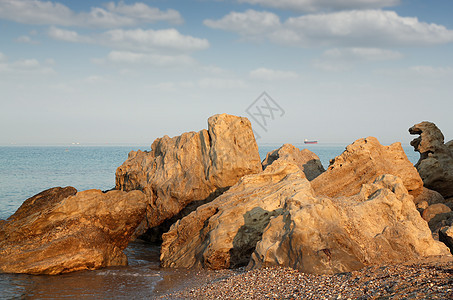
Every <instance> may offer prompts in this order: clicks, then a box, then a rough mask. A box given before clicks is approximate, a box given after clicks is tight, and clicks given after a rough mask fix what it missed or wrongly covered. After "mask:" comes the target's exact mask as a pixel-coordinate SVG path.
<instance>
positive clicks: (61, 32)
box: [48, 26, 93, 43]
mask: <svg viewBox="0 0 453 300" xmlns="http://www.w3.org/2000/svg"><path fill="white" fill-rule="evenodd" d="M48 34H49V36H50V37H51V38H53V39H55V40H60V41H65V42H72V43H89V42H92V41H93V39H91V38H90V37H86V36H80V35H79V34H78V33H77V32H76V31H72V30H66V29H61V28H57V27H54V26H52V27H50V29H49V31H48Z"/></svg>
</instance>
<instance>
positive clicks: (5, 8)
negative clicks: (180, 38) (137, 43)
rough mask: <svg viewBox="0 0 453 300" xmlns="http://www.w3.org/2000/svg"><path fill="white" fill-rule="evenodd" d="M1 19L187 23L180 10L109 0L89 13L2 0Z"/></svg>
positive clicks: (29, 0)
mask: <svg viewBox="0 0 453 300" xmlns="http://www.w3.org/2000/svg"><path fill="white" fill-rule="evenodd" d="M0 18H3V19H7V20H11V21H15V22H18V23H25V24H37V25H57V26H78V27H103V28H109V27H113V28H115V27H122V26H135V25H138V24H143V23H154V22H158V21H167V22H170V23H176V24H179V23H182V22H183V20H182V18H181V16H180V14H179V12H177V11H175V10H172V9H169V10H167V11H161V10H159V9H158V8H153V7H149V6H148V5H146V4H144V3H134V4H131V5H127V4H124V2H120V3H118V4H114V3H108V4H107V5H106V6H105V8H102V7H92V8H91V10H90V11H89V12H81V13H75V12H74V11H72V10H71V9H70V8H68V7H67V6H65V5H63V4H61V3H58V2H55V3H54V2H51V1H39V0H21V1H17V0H2V1H0Z"/></svg>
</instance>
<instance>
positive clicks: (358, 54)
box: [322, 48, 403, 61]
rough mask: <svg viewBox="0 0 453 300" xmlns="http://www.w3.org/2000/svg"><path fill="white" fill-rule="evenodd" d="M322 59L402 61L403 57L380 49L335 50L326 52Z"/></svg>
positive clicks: (397, 53)
mask: <svg viewBox="0 0 453 300" xmlns="http://www.w3.org/2000/svg"><path fill="white" fill-rule="evenodd" d="M322 57H323V58H324V59H329V60H343V61H344V60H346V61H351V60H352V61H356V60H367V61H384V60H395V59H400V58H402V57H403V55H402V54H401V53H400V52H398V51H392V50H387V49H379V48H342V49H340V48H334V49H328V50H326V51H324V53H323V54H322Z"/></svg>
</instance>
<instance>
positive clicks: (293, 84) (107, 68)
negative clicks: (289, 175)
mask: <svg viewBox="0 0 453 300" xmlns="http://www.w3.org/2000/svg"><path fill="white" fill-rule="evenodd" d="M452 12H453V1H451V0H430V1H426V0H281V1H274V0H223V1H222V0H193V1H190V0H175V1H172V0H141V1H113V2H109V1H98V0H90V1H80V0H79V1H73V0H60V1H41V0H0V104H1V106H0V128H1V129H0V145H66V144H71V143H80V144H90V145H92V144H96V145H111V144H145V145H150V144H151V143H152V141H153V140H154V139H156V138H158V137H161V136H164V135H169V136H176V135H180V134H181V133H183V132H187V131H199V130H201V129H203V128H207V119H208V118H209V117H210V116H212V115H215V114H218V113H228V114H233V115H238V116H244V117H248V118H249V119H250V120H251V122H252V125H253V128H254V130H255V135H256V136H257V139H258V143H259V144H265V143H293V144H298V143H301V142H303V140H304V139H310V140H312V139H314V140H318V141H319V142H320V143H343V144H349V143H352V142H353V141H355V140H356V139H359V138H363V137H367V136H375V137H377V138H378V139H379V140H380V141H381V143H383V144H390V143H393V142H397V141H399V142H402V143H403V145H407V144H408V143H409V142H410V140H412V139H413V138H414V137H413V136H410V135H409V133H408V128H409V127H411V126H412V125H414V124H416V123H419V122H421V121H431V122H434V123H435V124H436V125H437V126H438V127H439V128H440V129H441V130H442V131H443V133H444V135H445V139H446V141H448V140H451V139H453V118H452V117H451V112H452V108H453V102H452V95H453V18H452Z"/></svg>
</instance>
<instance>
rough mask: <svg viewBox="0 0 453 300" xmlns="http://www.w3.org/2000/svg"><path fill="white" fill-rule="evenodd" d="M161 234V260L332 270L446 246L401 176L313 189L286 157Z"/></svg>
mask: <svg viewBox="0 0 453 300" xmlns="http://www.w3.org/2000/svg"><path fill="white" fill-rule="evenodd" d="M163 239H164V242H163V244H162V249H161V263H162V265H163V266H164V267H197V266H198V267H207V268H212V269H220V268H231V267H236V266H241V265H247V264H248V267H249V268H254V267H260V266H264V265H282V266H290V267H293V268H297V269H300V270H302V271H304V272H309V273H317V274H330V273H336V272H345V271H351V270H356V269H359V268H361V267H363V266H366V265H372V264H380V263H395V262H402V261H406V260H408V259H416V258H420V257H426V256H431V255H448V254H449V251H448V249H447V247H445V245H443V244H442V243H440V242H437V241H435V240H434V239H433V238H432V236H431V231H430V229H429V227H428V225H427V223H426V222H425V221H424V220H423V219H422V218H421V216H420V214H419V212H418V211H417V209H416V207H415V204H414V202H413V197H412V196H411V195H410V194H409V193H408V191H407V189H406V188H405V185H404V184H403V181H402V180H401V179H400V178H398V177H396V176H393V175H388V174H387V175H382V176H378V178H377V179H376V180H375V181H371V183H368V184H363V185H362V187H361V189H360V190H359V192H358V193H357V194H355V195H352V196H348V197H337V198H331V197H326V196H317V195H316V193H315V191H314V189H313V188H312V186H311V184H310V182H309V181H308V180H307V179H306V177H305V174H304V173H303V172H302V170H301V169H300V168H299V167H298V166H297V165H295V164H294V163H292V162H287V161H284V160H280V161H279V160H276V161H275V162H274V163H272V164H271V165H269V166H268V167H267V168H266V169H265V170H264V171H263V172H261V173H259V174H255V175H248V176H245V177H243V178H242V179H241V180H240V181H239V182H238V183H237V184H236V185H234V186H233V187H231V188H230V189H229V190H228V191H227V192H225V193H224V194H223V195H221V196H220V197H218V198H217V199H215V200H214V201H212V202H211V203H209V204H205V205H203V206H200V207H199V208H198V209H197V210H196V211H194V212H192V213H191V214H189V215H188V216H186V217H184V218H183V219H181V220H179V221H178V222H176V223H175V224H173V226H172V227H171V229H170V231H169V232H168V233H166V234H164V235H163Z"/></svg>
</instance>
